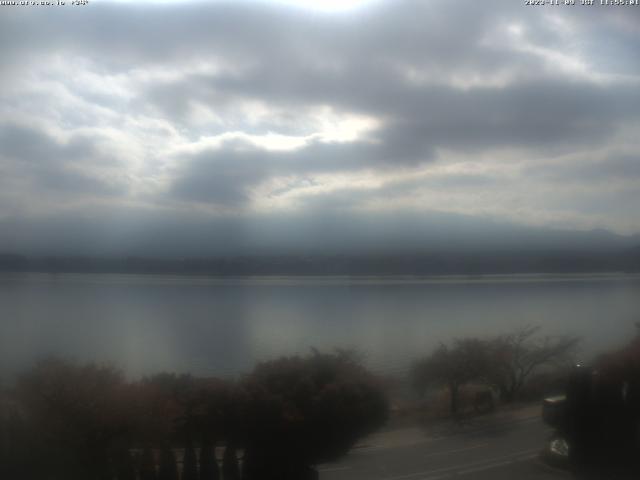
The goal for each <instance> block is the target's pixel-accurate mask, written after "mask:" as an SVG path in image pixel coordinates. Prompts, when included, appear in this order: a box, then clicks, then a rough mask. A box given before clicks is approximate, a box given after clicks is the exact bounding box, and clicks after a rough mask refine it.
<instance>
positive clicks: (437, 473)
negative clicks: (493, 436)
mask: <svg viewBox="0 0 640 480" xmlns="http://www.w3.org/2000/svg"><path fill="white" fill-rule="evenodd" d="M538 451H539V449H537V448H533V449H529V450H521V451H520V452H515V453H511V454H509V455H502V456H500V457H494V458H489V459H486V460H482V461H479V462H473V463H468V464H466V465H455V466H452V467H444V468H438V469H435V470H425V471H422V472H414V473H408V474H406V475H397V476H394V477H386V478H384V479H383V480H405V479H409V478H416V477H420V480H439V479H443V478H448V477H451V476H454V475H463V474H465V473H473V472H479V471H482V470H489V469H491V468H497V467H500V466H503V465H508V464H510V463H516V462H522V461H525V460H529V459H531V458H534V457H536V456H537V454H538V453H537V452H538Z"/></svg>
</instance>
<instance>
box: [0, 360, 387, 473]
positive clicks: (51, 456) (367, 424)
mask: <svg viewBox="0 0 640 480" xmlns="http://www.w3.org/2000/svg"><path fill="white" fill-rule="evenodd" d="M2 402H3V405H2V410H1V412H2V415H1V416H0V422H1V424H0V428H1V430H0V432H2V433H1V434H0V435H1V438H0V466H1V467H0V468H2V471H0V478H15V479H21V480H29V479H43V478H46V479H61V480H62V479H65V480H72V479H79V480H80V479H82V480H90V479H110V480H111V479H113V478H117V479H118V480H130V479H131V480H133V479H135V478H136V475H139V478H140V479H141V480H150V479H158V480H177V479H178V468H177V466H176V458H175V456H176V452H179V454H180V455H181V457H182V461H181V462H180V464H181V466H182V468H181V470H182V479H183V480H197V479H202V480H204V479H207V480H209V479H216V478H219V477H220V473H222V474H223V478H225V479H226V480H230V479H235V478H240V469H239V467H238V462H237V457H238V456H239V455H240V453H241V452H242V456H243V461H242V466H243V468H242V470H243V478H247V479H253V478H260V479H289V478H290V479H304V478H314V475H315V474H314V470H313V469H312V467H313V465H315V464H317V463H319V462H323V461H328V460H331V459H335V458H337V457H339V456H341V455H343V454H345V453H346V452H347V451H348V450H349V449H350V448H351V446H353V444H354V443H355V442H356V440H357V439H358V438H360V437H361V436H362V435H365V434H367V433H369V432H371V431H373V430H375V429H377V428H378V427H380V426H381V425H382V424H383V423H384V421H385V420H386V418H387V413H388V406H387V401H386V398H385V396H384V394H383V393H382V391H381V389H380V388H379V386H378V384H377V382H376V379H375V378H374V377H373V376H372V375H371V374H370V373H369V372H367V371H366V370H365V369H364V368H363V367H362V366H361V365H360V364H359V363H358V362H357V361H355V359H354V358H353V357H352V356H351V355H350V354H348V353H345V352H338V353H336V354H322V353H318V352H315V353H313V354H312V355H309V356H307V357H287V358H281V359H279V360H275V361H272V362H266V363H262V364H259V365H258V366H257V367H256V368H255V369H254V371H253V372H252V373H251V374H249V375H248V376H247V377H246V378H244V379H242V380H241V381H237V382H229V381H223V380H219V379H203V378H194V377H192V376H189V375H174V374H166V373H163V374H159V375H155V376H152V377H149V378H145V379H143V380H141V381H138V382H127V381H125V379H124V378H123V376H122V375H121V373H120V372H118V371H116V370H114V369H112V368H109V367H101V366H96V365H76V364H73V363H69V362H66V361H62V360H57V359H48V360H46V361H43V362H40V363H39V364H38V365H37V366H36V367H35V368H33V369H32V370H31V371H29V372H28V373H26V374H25V375H24V376H23V377H22V378H21V379H20V381H19V382H18V384H17V385H16V386H15V388H14V389H12V391H11V392H7V393H6V394H5V395H4V396H3V398H2ZM216 445H218V446H220V445H224V447H225V449H224V455H223V456H224V458H223V461H222V469H221V471H220V469H219V468H218V463H217V460H216V458H215V450H214V447H215V446H216ZM198 457H199V458H198ZM198 464H199V467H198V466H197V465H198ZM258 473H259V477H258Z"/></svg>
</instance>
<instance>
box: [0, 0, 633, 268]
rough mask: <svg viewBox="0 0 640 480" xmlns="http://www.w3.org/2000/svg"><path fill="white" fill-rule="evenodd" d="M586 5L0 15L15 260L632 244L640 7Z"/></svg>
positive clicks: (218, 5) (371, 2)
mask: <svg viewBox="0 0 640 480" xmlns="http://www.w3.org/2000/svg"><path fill="white" fill-rule="evenodd" d="M560 3H564V1H563V0H561V2H560ZM577 3H578V5H573V6H565V5H558V6H552V5H544V6H527V5H525V2H524V1H507V0H503V1H493V0H487V1H483V2H478V1H477V0H475V1H474V0H466V1H465V0H460V1H456V2H452V1H446V0H443V1H442V0H430V1H420V0H414V1H406V0H388V1H384V0H368V1H367V0H348V1H347V0H341V1H337V0H336V1H327V0H324V1H320V0H317V1H316V0H301V1H295V0H287V1H267V0H253V1H251V0H246V1H244V0H233V1H215V0H214V1H207V2H190V1H168V0H165V1H156V2H154V1H141V0H138V1H131V2H128V1H109V0H103V1H99V0H94V1H90V2H89V4H88V5H86V6H72V5H70V2H69V1H67V5H65V6H46V7H42V6H19V5H18V6H7V5H5V6H0V41H1V44H2V45H3V48H2V49H1V50H0V69H1V70H0V71H1V72H2V88H1V89H0V251H16V252H21V253H80V254H97V255H102V254H117V255H120V254H153V255H182V256H188V255H207V254H227V253H263V252H293V251H296V252H312V251H313V252H321V251H325V250H326V249H330V250H332V251H337V252H339V251H360V250H366V249H374V250H385V251H408V250H412V249H413V250H415V249H419V248H421V247H424V246H428V245H430V242H431V243H432V244H435V243H437V242H440V244H449V243H451V244H456V242H458V243H459V244H461V245H462V244H464V245H468V244H470V243H473V242H476V241H478V242H486V243H488V244H489V243H494V244H498V243H499V242H500V241H504V238H506V237H509V238H511V239H513V241H514V242H521V241H525V240H523V239H526V238H530V237H536V238H542V237H545V235H546V234H549V235H550V236H551V237H553V235H554V234H553V232H567V231H571V232H574V231H575V232H587V233H585V235H587V234H590V233H589V232H593V231H594V230H595V231H598V232H601V231H602V230H606V231H608V232H612V233H613V234H616V235H622V236H632V235H638V234H640V208H638V207H639V206H640V205H639V204H640V201H639V200H640V136H639V135H638V132H639V131H640V55H639V54H638V42H639V40H640V7H638V6H624V7H623V6H600V5H594V6H584V5H580V4H579V3H580V0H578V1H577ZM514 232H517V234H516V233H514ZM541 232H542V233H541ZM549 232H552V233H549ZM553 238H555V237H553Z"/></svg>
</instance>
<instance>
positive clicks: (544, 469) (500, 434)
mask: <svg viewBox="0 0 640 480" xmlns="http://www.w3.org/2000/svg"><path fill="white" fill-rule="evenodd" d="M550 434H551V431H550V429H549V428H548V427H547V426H545V425H544V424H543V423H542V421H541V420H540V414H539V410H538V411H533V412H532V413H531V414H530V415H529V416H524V417H523V416H522V415H521V416H519V417H514V418H512V417H509V418H504V417H499V416H496V417H494V418H493V419H490V420H488V421H487V420H481V421H475V422H473V423H469V424H466V425H464V424H463V425H453V426H451V427H450V428H448V431H447V429H445V431H441V432H437V433H434V432H432V433H431V435H430V436H428V434H427V433H425V432H423V431H422V430H420V429H418V428H405V429H399V430H394V431H387V432H383V433H381V434H378V435H375V436H373V437H371V438H370V439H367V441H365V442H364V443H363V445H361V446H360V447H359V448H355V449H353V451H352V452H351V453H350V454H349V455H348V456H347V457H346V458H345V459H343V460H342V461H340V462H338V463H334V464H327V465H322V466H320V468H319V471H320V480H446V479H449V478H456V479H474V480H476V479H478V480H482V479H491V480H502V479H518V480H529V479H540V480H543V479H565V478H569V475H567V474H566V473H565V472H563V471H562V470H559V469H555V468H552V467H550V466H548V465H547V464H545V463H544V462H542V461H541V460H540V459H539V455H540V452H541V451H542V449H543V448H544V446H545V443H546V442H547V440H548V438H549V436H550Z"/></svg>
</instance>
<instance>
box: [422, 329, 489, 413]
mask: <svg viewBox="0 0 640 480" xmlns="http://www.w3.org/2000/svg"><path fill="white" fill-rule="evenodd" d="M488 361H489V356H488V349H487V343H486V342H484V341H482V340H480V339H477V338H464V339H456V340H454V341H453V343H452V345H451V346H448V345H445V344H440V346H439V347H438V349H436V351H434V352H433V353H432V354H431V355H429V356H427V357H425V358H423V359H421V360H418V361H417V362H416V363H415V364H414V365H413V367H412V370H411V376H412V380H413V384H414V387H415V388H416V389H417V390H418V392H420V393H423V392H424V391H425V390H426V389H427V388H429V387H431V386H446V387H447V388H448V390H449V395H450V406H451V414H452V415H456V414H457V413H458V409H459V392H460V387H462V386H463V385H465V384H466V383H469V382H471V381H474V380H480V379H482V378H483V375H484V373H485V371H486V370H487V368H488Z"/></svg>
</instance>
